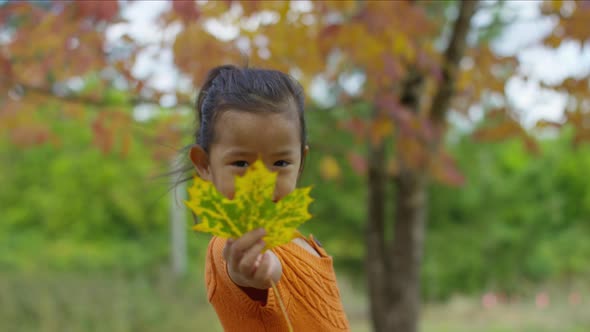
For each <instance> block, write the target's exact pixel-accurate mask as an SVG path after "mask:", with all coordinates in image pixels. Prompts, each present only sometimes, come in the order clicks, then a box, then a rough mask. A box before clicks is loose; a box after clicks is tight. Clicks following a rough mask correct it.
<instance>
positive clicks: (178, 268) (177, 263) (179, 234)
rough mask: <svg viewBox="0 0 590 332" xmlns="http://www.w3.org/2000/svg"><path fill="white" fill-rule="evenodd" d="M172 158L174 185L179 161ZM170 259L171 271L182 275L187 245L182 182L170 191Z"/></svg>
mask: <svg viewBox="0 0 590 332" xmlns="http://www.w3.org/2000/svg"><path fill="white" fill-rule="evenodd" d="M180 160H181V159H180V158H179V159H178V160H175V159H173V162H172V163H171V176H170V183H171V184H172V185H175V184H176V182H177V180H178V179H177V176H178V175H176V174H175V173H176V172H175V169H176V164H175V162H180ZM169 195H170V261H171V265H172V273H173V274H174V275H175V276H177V277H180V276H183V275H184V274H185V272H186V267H187V260H188V259H187V246H186V226H187V225H186V208H185V207H184V205H183V204H182V202H183V201H184V200H186V187H185V185H184V183H180V184H177V185H175V186H174V189H173V190H171V191H170V194H169Z"/></svg>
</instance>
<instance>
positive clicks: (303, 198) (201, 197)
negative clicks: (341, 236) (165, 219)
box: [185, 160, 313, 249]
mask: <svg viewBox="0 0 590 332" xmlns="http://www.w3.org/2000/svg"><path fill="white" fill-rule="evenodd" d="M276 180H277V174H276V173H273V172H271V171H270V170H268V169H267V168H266V167H265V166H264V164H263V163H262V161H260V160H258V161H256V162H255V163H254V164H253V165H252V166H250V167H249V168H248V170H247V171H246V173H245V174H244V176H237V177H236V179H235V196H234V199H231V200H230V199H228V198H226V197H225V196H223V195H222V194H221V193H219V192H218V191H217V189H216V188H215V186H214V185H213V184H212V183H211V182H208V181H205V180H202V179H200V178H199V177H195V178H194V184H193V186H192V187H191V188H189V190H188V191H189V194H190V200H188V201H185V204H186V205H187V206H188V207H189V208H190V209H191V210H192V211H193V212H194V213H195V214H196V215H197V216H198V217H199V218H200V220H201V222H200V223H199V224H197V225H195V226H194V227H193V229H194V230H196V231H199V232H205V233H210V234H212V235H215V236H219V237H223V238H239V237H240V236H242V235H243V234H245V233H247V232H249V231H252V230H255V229H257V228H264V229H265V230H266V234H267V235H266V236H265V237H264V241H265V242H266V249H271V248H274V247H276V246H278V245H281V244H284V243H287V242H289V241H291V240H292V239H293V238H294V237H295V236H296V235H297V227H299V226H300V225H301V224H303V223H304V222H306V221H307V220H309V219H310V218H311V214H310V213H309V211H308V207H309V204H310V203H311V202H312V201H313V199H312V198H311V197H310V196H309V192H310V191H311V187H306V188H300V189H295V190H294V191H293V192H291V193H290V194H289V195H287V196H286V197H284V198H283V199H281V200H280V201H279V202H277V203H274V202H273V201H272V197H273V193H274V190H275V185H276Z"/></svg>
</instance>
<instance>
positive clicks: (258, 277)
mask: <svg viewBox="0 0 590 332" xmlns="http://www.w3.org/2000/svg"><path fill="white" fill-rule="evenodd" d="M272 267H273V266H272V259H271V257H270V254H269V253H268V252H265V253H264V254H263V255H262V259H261V260H260V265H259V266H258V268H257V269H256V272H255V273H254V277H253V279H254V280H255V282H256V283H257V284H260V285H262V286H264V287H265V288H268V287H270V277H271V274H272Z"/></svg>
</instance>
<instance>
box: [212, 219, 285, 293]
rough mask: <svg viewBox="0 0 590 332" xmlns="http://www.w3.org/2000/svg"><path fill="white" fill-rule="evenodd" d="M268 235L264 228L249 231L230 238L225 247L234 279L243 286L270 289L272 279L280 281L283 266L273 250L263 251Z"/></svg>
mask: <svg viewBox="0 0 590 332" xmlns="http://www.w3.org/2000/svg"><path fill="white" fill-rule="evenodd" d="M264 235H266V232H265V231H264V230H263V229H257V230H253V231H251V232H248V233H246V234H244V235H242V237H240V238H239V239H237V240H231V239H230V240H228V241H227V243H226V245H225V248H223V258H224V259H225V261H226V262H227V270H228V272H229V276H230V278H231V279H232V281H233V282H234V283H235V284H236V285H238V286H241V287H250V288H257V289H268V288H270V287H271V280H272V281H274V282H275V283H276V282H278V281H279V279H280V278H281V274H282V271H283V269H282V266H281V262H280V261H279V259H278V257H277V256H276V255H275V254H274V253H272V252H271V251H266V252H265V253H262V250H263V249H264V246H265V243H264V241H263V240H262V238H263V237H264Z"/></svg>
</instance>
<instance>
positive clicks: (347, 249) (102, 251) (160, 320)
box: [0, 0, 590, 332]
mask: <svg viewBox="0 0 590 332" xmlns="http://www.w3.org/2000/svg"><path fill="white" fill-rule="evenodd" d="M588 22H590V2H588V1H477V2H476V1H464V2H461V1H391V2H388V1H360V0H358V1H317V2H315V1H314V2H311V1H231V0H228V1H124V0H121V1H73V2H71V1H25V0H22V1H6V0H0V329H1V330H2V331H46V332H53V331H111V332H115V331H172V330H174V331H221V328H220V325H219V324H218V322H217V318H216V316H215V314H214V312H213V310H212V308H211V307H210V306H209V304H208V303H207V299H206V296H205V287H204V281H203V274H204V272H203V266H204V257H205V252H204V251H205V248H206V246H207V243H208V236H207V235H202V234H195V233H194V232H192V231H191V229H190V226H191V225H192V224H193V219H192V217H191V216H190V214H189V213H188V212H187V211H186V208H185V207H184V206H183V204H182V200H183V199H184V198H185V197H186V185H187V184H188V183H190V182H185V183H182V184H180V185H177V186H174V183H177V182H178V181H179V180H180V179H182V176H183V174H179V173H173V174H170V172H173V171H174V170H177V169H178V168H179V167H181V166H182V165H183V164H184V163H185V162H186V158H185V154H184V153H183V152H182V148H183V147H185V146H187V145H190V144H192V143H193V142H194V131H195V129H196V125H197V123H196V121H195V116H194V109H193V104H194V101H195V97H196V93H197V92H198V88H199V85H200V84H201V82H203V81H204V78H205V75H206V72H207V71H208V69H210V68H211V67H213V66H216V65H221V64H225V63H233V64H237V65H245V64H248V65H249V66H253V67H264V68H274V69H279V70H282V71H285V72H288V73H290V74H291V75H293V76H294V77H295V78H297V79H298V80H299V81H300V82H301V83H302V84H303V85H304V87H305V89H306V91H307V95H308V96H307V108H306V112H307V121H308V127H309V141H310V146H311V152H310V157H309V160H308V161H307V163H306V170H305V173H304V176H303V178H302V180H301V185H303V186H307V185H313V187H314V188H313V190H312V196H313V197H314V199H315V201H314V203H313V204H312V206H311V211H312V213H313V215H314V218H313V219H312V220H311V221H309V222H308V223H307V224H306V225H305V227H304V228H303V232H304V233H313V234H314V235H315V236H316V237H317V238H318V239H319V240H320V241H321V242H322V244H323V246H324V247H325V248H326V249H327V251H328V252H329V253H330V254H331V255H333V257H334V261H335V266H336V270H337V275H338V277H339V283H340V288H341V292H342V296H343V301H344V305H345V308H346V311H347V313H348V317H349V319H350V322H351V327H352V330H353V331H373V330H374V331H392V330H395V331H417V330H419V331H426V332H442V331H453V332H456V331H490V332H491V331H567V332H574V331H580V332H581V331H589V330H590V284H589V283H588V280H589V277H590V241H588V235H589V234H590V217H589V216H590V191H589V190H588V188H590V177H588V170H590V145H589V144H588V142H589V141H590V92H589V91H590V90H589V82H590V80H589V79H590V29H589V28H588V27H589V25H588ZM184 175H188V176H190V175H191V174H190V173H187V174H184ZM378 294H383V295H384V296H381V297H380V296H377V295H378ZM386 317H398V318H400V317H401V318H400V319H397V320H396V319H394V321H397V322H391V320H388V319H387V318H386ZM396 324H397V325H396Z"/></svg>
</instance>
